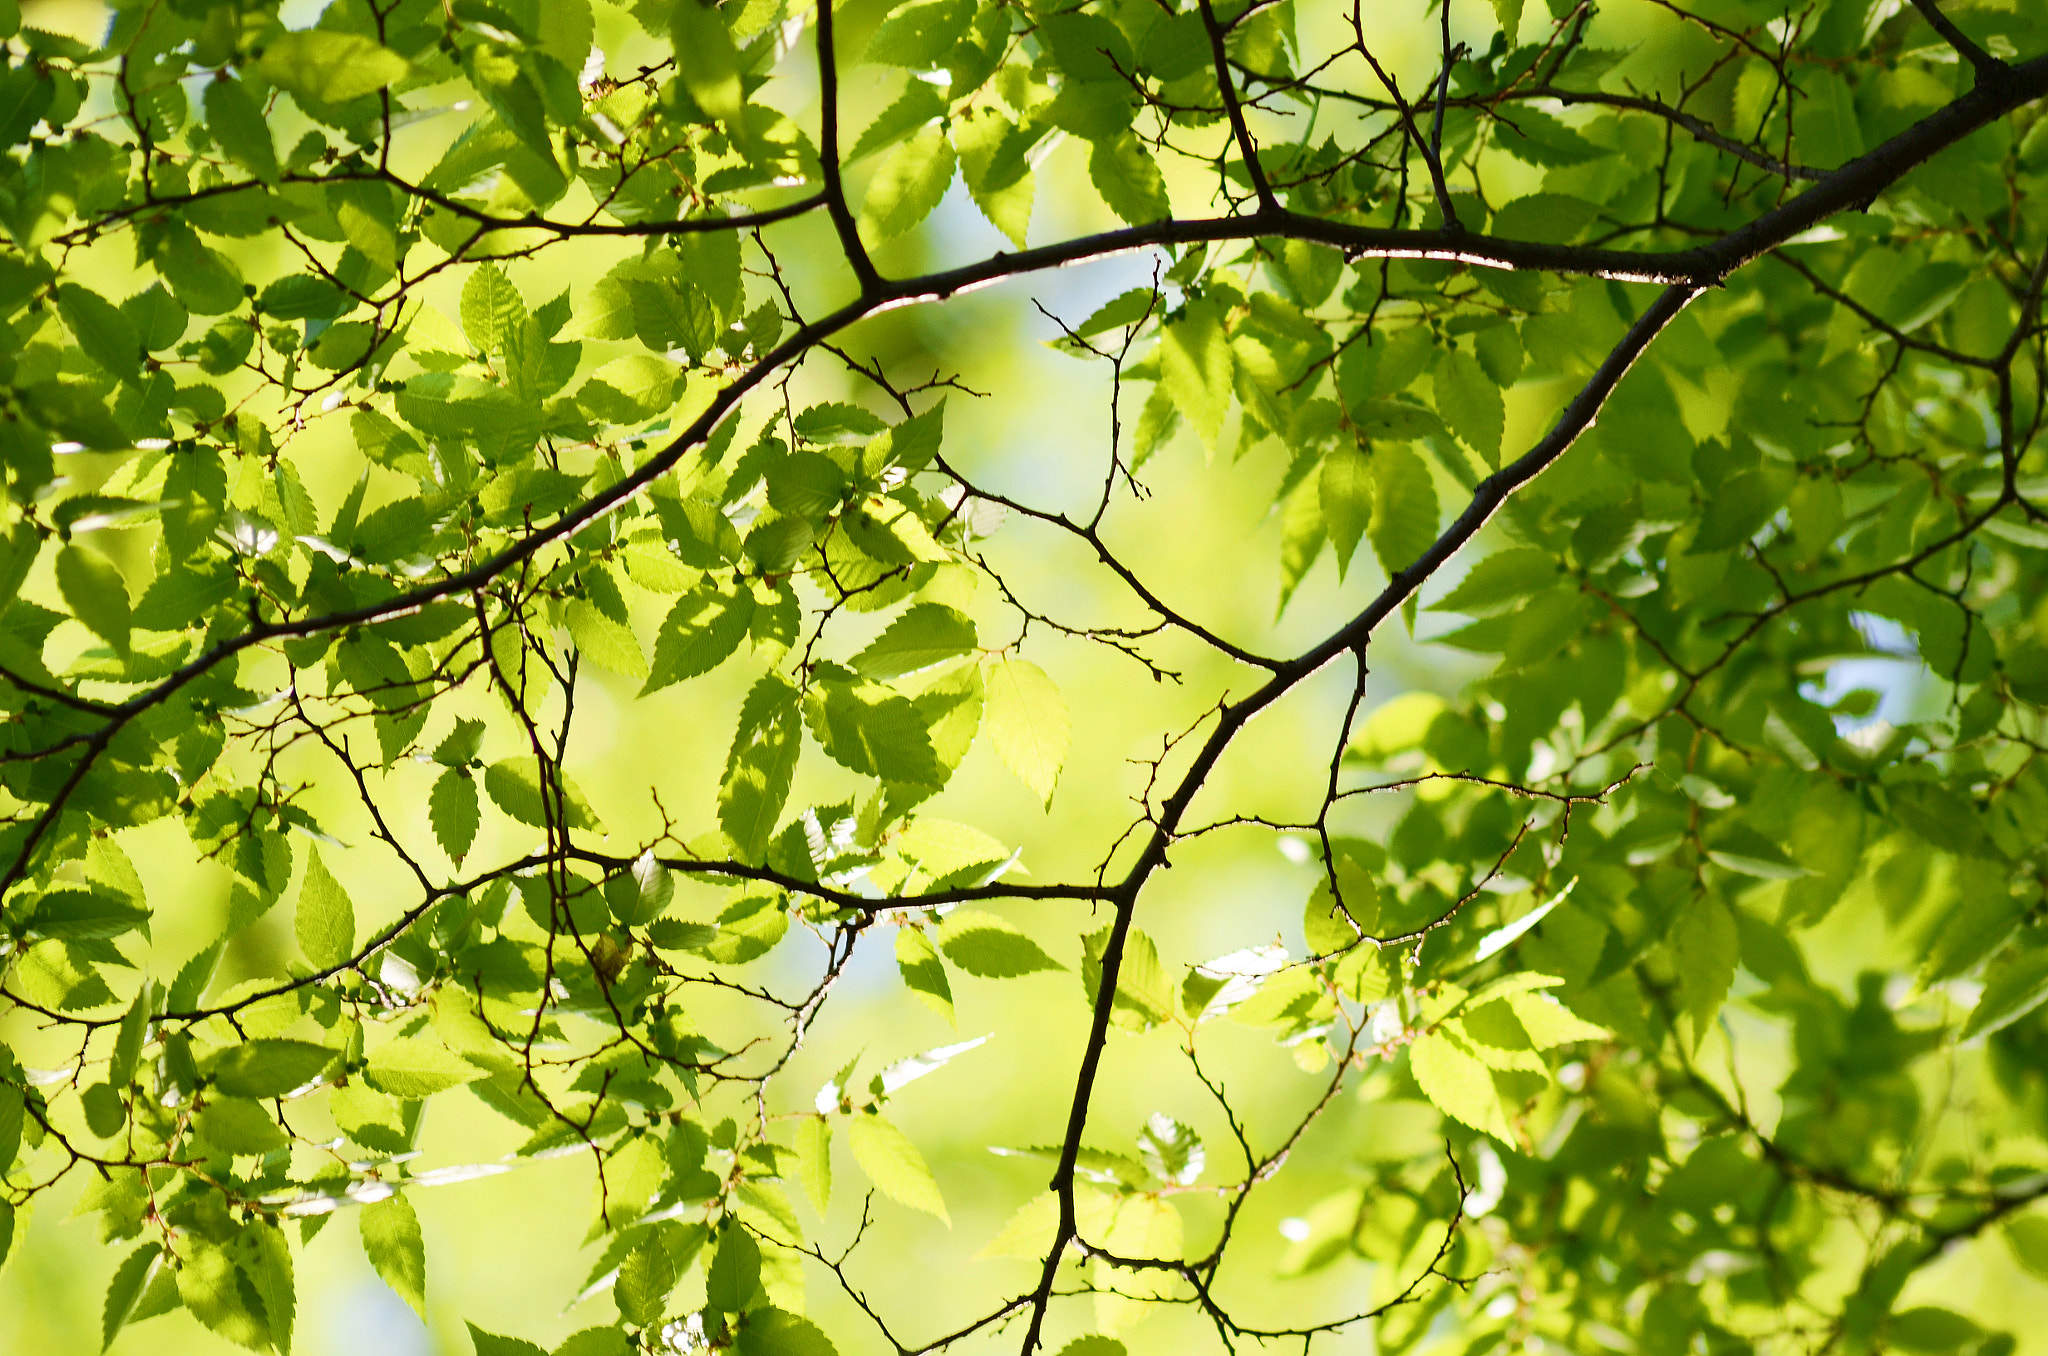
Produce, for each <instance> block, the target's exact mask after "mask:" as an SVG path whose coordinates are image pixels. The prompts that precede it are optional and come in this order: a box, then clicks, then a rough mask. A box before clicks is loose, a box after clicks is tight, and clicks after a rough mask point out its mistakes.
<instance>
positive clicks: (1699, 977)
mask: <svg viewBox="0 0 2048 1356" xmlns="http://www.w3.org/2000/svg"><path fill="white" fill-rule="evenodd" d="M1671 946H1672V950H1673V952H1674V953H1675V955H1676V958H1677V961H1678V975H1679V985H1680V988H1681V990H1682V991H1683V993H1684V997H1685V1011H1686V1013H1687V1015H1688V1016H1690V1017H1691V1018H1692V1023H1693V1029H1692V1043H1693V1046H1694V1047H1695V1048H1697V1047H1698V1046H1699V1043H1700V1041H1701V1040H1702V1039H1703V1038H1704V1037H1705V1034H1706V1028H1707V1025H1708V1023H1709V1022H1711V1021H1712V1020H1713V1017H1714V1014H1715V1013H1716V1012H1719V1011H1720V1009H1721V1001H1722V1000H1723V999H1724V998H1726V997H1727V996H1728V986H1729V985H1730V984H1732V983H1734V981H1735V962H1736V960H1737V959H1738V957H1739V955H1740V940H1739V937H1738V935H1737V932H1736V927H1735V915H1734V914H1732V913H1730V912H1729V911H1728V906H1727V905H1726V904H1724V903H1722V902H1721V901H1720V900H1719V899H1717V898H1716V897H1715V896H1713V895H1710V894H1702V895H1699V896H1696V897H1695V898H1694V899H1693V900H1692V901H1691V902H1690V903H1688V904H1687V905H1686V906H1685V909H1684V911H1683V912H1681V913H1680V914H1679V915H1678V922H1677V924H1676V926H1675V927H1674V928H1673V929H1672V933H1671Z"/></svg>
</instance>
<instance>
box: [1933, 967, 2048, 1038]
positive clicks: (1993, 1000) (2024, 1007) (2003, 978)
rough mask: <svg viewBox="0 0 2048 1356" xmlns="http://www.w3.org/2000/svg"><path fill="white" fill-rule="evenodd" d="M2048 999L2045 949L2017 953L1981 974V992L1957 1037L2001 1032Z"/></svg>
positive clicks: (2047, 970) (2047, 971)
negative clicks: (1987, 972) (1982, 978)
mask: <svg viewBox="0 0 2048 1356" xmlns="http://www.w3.org/2000/svg"><path fill="white" fill-rule="evenodd" d="M2044 1001H2048V951H2030V952H2025V953H2022V954H2019V955H2017V956H2015V957H2014V958H2013V959H2011V960H2010V961H2008V962H2007V963H2006V964H2005V965H2003V966H2002V967H2000V968H1998V969H1994V970H1992V971H1991V972H1990V973H1989V974H1987V975H1986V976H1985V984H1984V992H1983V994H1981V995H1980V996H1979V997H1978V999H1977V1006H1976V1007H1975V1008H1973V1009H1971V1010H1970V1020H1969V1021H1967V1022H1965V1023H1963V1030H1962V1034H1961V1035H1959V1036H1958V1037H1957V1038H1956V1039H1957V1040H1965V1041H1966V1040H1969V1039H1970V1038H1971V1037H1973V1036H1981V1035H1985V1034H1987V1033H1989V1032H1993V1031H2002V1030H2004V1029H2005V1028H2006V1027H2008V1026H2011V1025H2012V1024H2013V1023H2014V1022H2017V1021H2018V1020H2019V1019H2020V1018H2022V1017H2024V1016H2026V1015H2027V1014H2028V1013H2030V1012H2032V1011H2033V1010H2034V1009H2035V1008H2037V1007H2039V1006H2041V1004H2042V1003H2043V1002H2044Z"/></svg>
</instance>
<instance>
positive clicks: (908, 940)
mask: <svg viewBox="0 0 2048 1356" xmlns="http://www.w3.org/2000/svg"><path fill="white" fill-rule="evenodd" d="M896 970H897V973H899V974H900V975H902V976H903V987H905V988H906V989H909V990H910V991H911V992H912V993H914V994H916V995H917V997H918V1000H919V1001H920V1002H922V1003H923V1004H924V1005H925V1006H926V1007H928V1008H930V1009H931V1010H932V1011H933V1012H936V1013H938V1014H939V1016H941V1017H943V1018H945V1019H946V1022H947V1024H948V1025H953V1024H955V1023H954V1018H953V985H952V983H951V981H949V980H948V979H947V978H946V965H945V962H944V961H941V960H940V959H939V949H938V948H937V947H936V946H934V945H932V939H931V938H930V937H928V936H926V935H925V934H924V932H923V931H922V930H921V929H918V928H898V929H897V930H896Z"/></svg>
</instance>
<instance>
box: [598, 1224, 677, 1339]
mask: <svg viewBox="0 0 2048 1356" xmlns="http://www.w3.org/2000/svg"><path fill="white" fill-rule="evenodd" d="M675 1285H676V1269H675V1263H674V1262H672V1261H670V1260H669V1255H668V1248H667V1246H666V1245H665V1244H663V1243H662V1241H661V1237H660V1235H658V1234H649V1235H648V1236H647V1237H646V1238H645V1239H643V1240H641V1242H640V1245H639V1246H638V1247H636V1248H634V1249H633V1251H631V1252H629V1253H627V1254H626V1260H625V1261H623V1262H621V1263H619V1278H618V1281H617V1282H616V1283H615V1284H614V1285H613V1287H612V1298H613V1299H614V1300H615V1301H617V1303H618V1306H619V1317H621V1318H623V1319H625V1320H626V1321H627V1322H628V1323H631V1324H633V1325H634V1326H635V1327H641V1328H645V1327H649V1326H651V1325H653V1324H655V1323H657V1322H659V1321H660V1319H661V1316H662V1312H663V1310H664V1309H665V1308H666V1307H667V1304H668V1292H669V1291H671V1290H673V1289H675Z"/></svg>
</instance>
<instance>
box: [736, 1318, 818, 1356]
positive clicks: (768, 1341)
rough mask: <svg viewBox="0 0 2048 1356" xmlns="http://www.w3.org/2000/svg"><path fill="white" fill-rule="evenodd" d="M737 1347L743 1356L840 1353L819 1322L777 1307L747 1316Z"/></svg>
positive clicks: (792, 1355)
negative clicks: (821, 1329) (820, 1327)
mask: <svg viewBox="0 0 2048 1356" xmlns="http://www.w3.org/2000/svg"><path fill="white" fill-rule="evenodd" d="M735 1350H737V1351H738V1352H739V1356H839V1352H838V1348H836V1347H834V1346H833V1345H832V1341H831V1339H830V1338H828V1337H826V1336H825V1334H824V1333H823V1332H822V1331H820V1330H819V1328H818V1325H817V1324H815V1323H813V1322H811V1321H810V1320H809V1319H808V1318H800V1317H798V1316H797V1315H796V1314H792V1313H789V1312H787V1311H786V1310H782V1309H776V1308H766V1309H756V1310H755V1311H754V1312H753V1313H750V1314H748V1315H747V1320H746V1323H745V1324H744V1325H743V1326H742V1327H741V1328H740V1334H739V1341H738V1344H737V1346H736V1347H735Z"/></svg>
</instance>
